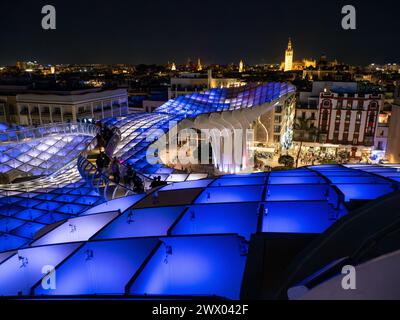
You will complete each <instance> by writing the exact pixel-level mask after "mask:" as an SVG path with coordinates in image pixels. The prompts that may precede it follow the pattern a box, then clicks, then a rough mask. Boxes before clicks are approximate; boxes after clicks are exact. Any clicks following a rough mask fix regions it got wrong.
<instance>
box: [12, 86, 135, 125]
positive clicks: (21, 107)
mask: <svg viewBox="0 0 400 320" xmlns="http://www.w3.org/2000/svg"><path fill="white" fill-rule="evenodd" d="M10 113H11V112H10ZM127 113H129V108H128V93H127V90H126V89H110V90H102V89H87V90H74V91H43V92H41V91H31V92H27V93H18V94H16V96H15V108H14V110H13V112H12V113H11V114H10V116H9V118H10V120H11V121H12V122H14V123H18V124H22V125H42V124H46V123H57V122H67V121H72V122H76V121H77V120H78V119H95V120H99V119H103V118H106V117H115V116H121V115H125V114H127Z"/></svg>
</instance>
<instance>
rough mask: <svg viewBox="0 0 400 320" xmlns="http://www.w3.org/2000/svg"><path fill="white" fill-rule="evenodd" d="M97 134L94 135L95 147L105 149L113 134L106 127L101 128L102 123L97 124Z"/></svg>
mask: <svg viewBox="0 0 400 320" xmlns="http://www.w3.org/2000/svg"><path fill="white" fill-rule="evenodd" d="M97 126H98V127H99V133H98V134H97V135H96V139H97V145H98V147H99V148H105V147H106V146H107V144H108V142H109V141H110V140H111V138H112V137H113V136H114V134H115V132H114V130H113V129H110V128H109V127H107V126H103V124H102V122H98V123H97Z"/></svg>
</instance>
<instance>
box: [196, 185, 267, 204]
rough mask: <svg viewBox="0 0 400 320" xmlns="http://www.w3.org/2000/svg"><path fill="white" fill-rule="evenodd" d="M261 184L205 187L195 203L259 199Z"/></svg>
mask: <svg viewBox="0 0 400 320" xmlns="http://www.w3.org/2000/svg"><path fill="white" fill-rule="evenodd" d="M263 189H264V187H263V186H241V187H216V188H207V189H205V190H204V191H203V192H202V193H201V194H200V196H199V197H198V199H197V200H196V201H195V203H224V202H225V203H226V202H247V201H260V200H261V195H262V192H263Z"/></svg>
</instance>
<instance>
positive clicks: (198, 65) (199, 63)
mask: <svg viewBox="0 0 400 320" xmlns="http://www.w3.org/2000/svg"><path fill="white" fill-rule="evenodd" d="M202 70H203V66H202V64H201V61H200V58H199V59H198V60H197V71H202Z"/></svg>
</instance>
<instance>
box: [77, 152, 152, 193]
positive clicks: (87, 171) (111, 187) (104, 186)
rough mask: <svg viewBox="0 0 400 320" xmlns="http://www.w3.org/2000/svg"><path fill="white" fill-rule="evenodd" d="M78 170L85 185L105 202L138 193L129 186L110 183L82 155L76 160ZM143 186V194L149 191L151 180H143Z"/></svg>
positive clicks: (104, 174)
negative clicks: (92, 189) (91, 188)
mask: <svg viewBox="0 0 400 320" xmlns="http://www.w3.org/2000/svg"><path fill="white" fill-rule="evenodd" d="M78 170H79V173H80V174H81V176H82V177H83V178H84V179H85V181H86V183H88V184H89V185H90V186H91V187H93V188H94V189H95V190H96V191H97V192H98V193H99V194H100V195H102V196H103V197H104V199H105V200H107V201H110V200H114V199H118V198H122V197H126V196H129V195H133V194H138V193H139V192H137V191H135V190H133V188H132V187H130V186H127V185H124V184H122V183H116V182H115V181H112V179H111V178H110V177H109V176H108V174H106V173H102V172H100V171H99V170H98V168H97V167H96V166H95V165H94V164H93V163H91V162H90V161H89V160H88V159H87V158H86V157H85V156H83V155H81V156H80V157H79V158H78ZM142 180H143V178H142ZM143 184H144V190H143V192H145V190H148V189H150V184H151V180H149V179H147V180H144V181H143Z"/></svg>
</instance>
